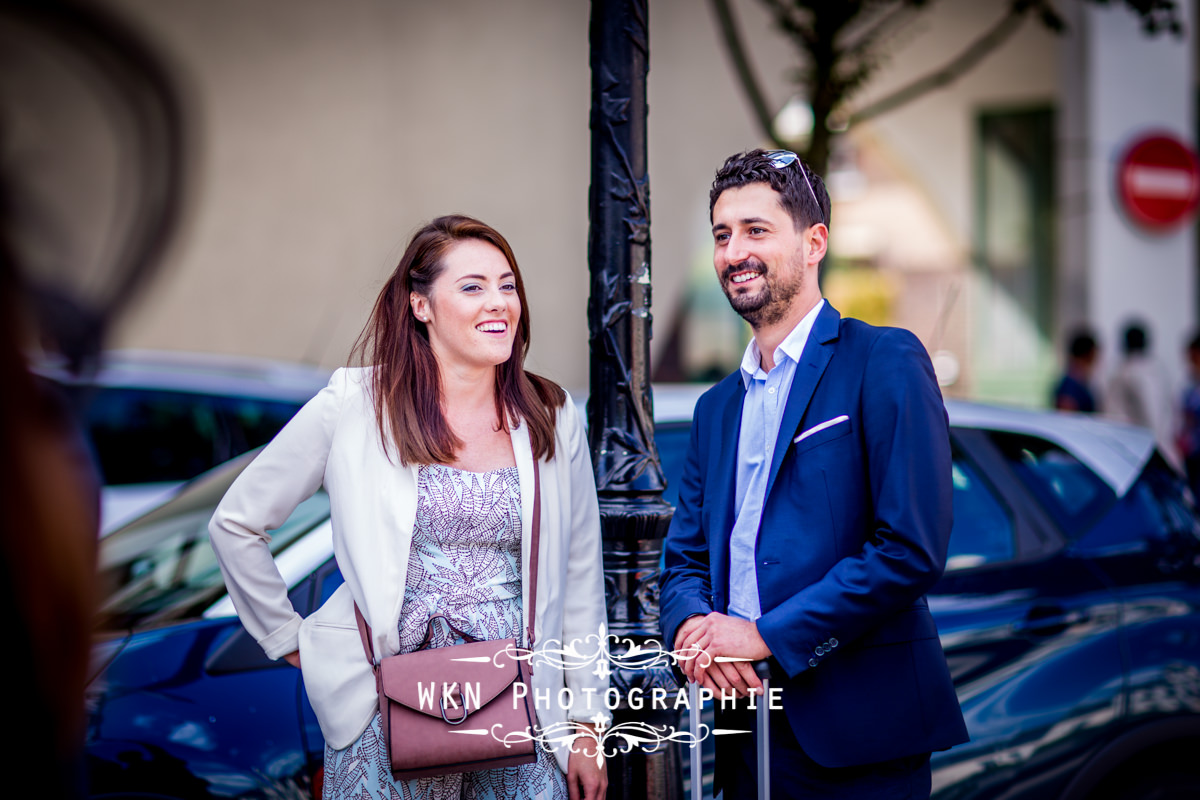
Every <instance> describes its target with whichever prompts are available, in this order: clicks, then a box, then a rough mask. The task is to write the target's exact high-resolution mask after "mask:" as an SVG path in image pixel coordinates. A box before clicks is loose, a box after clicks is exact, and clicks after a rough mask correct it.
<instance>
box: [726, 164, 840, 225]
mask: <svg viewBox="0 0 1200 800" xmlns="http://www.w3.org/2000/svg"><path fill="white" fill-rule="evenodd" d="M775 152H779V151H775ZM776 160H777V159H776ZM802 170H803V171H802ZM806 175H807V176H808V181H805V176H806ZM751 183H765V184H767V185H768V186H770V187H771V188H772V189H774V190H775V192H776V193H777V194H778V195H779V203H780V205H782V206H783V209H784V211H787V212H788V214H789V215H791V218H792V223H793V224H794V225H795V226H796V230H798V231H802V230H804V229H805V228H807V227H809V226H810V225H815V224H817V223H818V222H823V223H825V225H826V227H828V226H829V193H828V192H827V191H826V190H825V182H824V181H823V180H821V176H820V175H818V174H817V173H815V172H813V171H812V169H810V168H809V167H808V165H807V164H805V163H804V162H803V161H801V160H800V159H799V158H797V159H796V160H795V161H794V162H792V163H791V164H787V165H786V166H781V167H777V166H775V165H774V164H773V163H772V159H771V158H770V157H769V156H768V155H767V151H765V150H760V149H756V150H747V151H746V152H744V153H738V154H737V155H733V156H730V157H729V158H727V159H725V163H724V164H722V165H721V168H720V169H719V170H717V176H716V178H714V179H713V184H712V190H711V191H709V193H708V219H709V221H710V222H711V221H712V212H713V208H714V207H715V206H716V205H717V198H719V197H720V196H721V193H722V192H724V191H725V190H726V189H740V188H741V187H743V186H747V185H749V184H751ZM810 183H811V184H812V191H809V188H808V187H809V184H810Z"/></svg>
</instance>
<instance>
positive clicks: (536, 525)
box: [354, 461, 542, 672]
mask: <svg viewBox="0 0 1200 800" xmlns="http://www.w3.org/2000/svg"><path fill="white" fill-rule="evenodd" d="M532 527H533V541H532V542H531V543H530V545H531V547H530V558H529V626H528V627H527V628H526V629H525V641H526V642H528V647H529V650H530V651H531V652H532V650H533V616H534V612H536V611H537V580H538V545H539V543H540V540H541V528H542V471H541V470H540V469H539V468H538V464H537V461H534V462H533V526H532ZM438 617H441V618H442V619H444V620H446V624H447V625H450V620H448V619H446V617H445V615H443V614H434V615H433V616H432V617H430V618H429V627H428V628H427V629H426V631H425V640H424V641H423V642H421V646H420V647H418V648H417V649H418V650H420V649H423V648H424V647H425V645H427V644H429V639H430V637H431V636H432V634H433V621H434V620H435V619H437V618H438ZM354 620H355V622H357V623H358V635H359V636H360V637H362V643H363V650H364V651H365V652H366V654H367V663H369V664H370V665H371V669H372V670H373V671H375V672H378V671H379V666H378V665H377V664H376V663H375V648H374V646H372V644H371V626H370V625H368V624H367V621H366V620H365V619H364V618H363V614H362V611H360V610H359V608H358V603H357V602H356V603H355V604H354ZM450 629H451V630H452V631H454V632H455V633H457V634H459V635H460V636H462V637H464V638H467V639H471V640H472V641H474V637H471V636H469V635H467V634H465V633H463V632H462V631H460V630H459V629H458V628H455V627H454V626H453V625H450ZM532 666H533V664H532V662H531V663H530V668H531V670H532Z"/></svg>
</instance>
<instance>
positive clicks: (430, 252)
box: [351, 214, 567, 464]
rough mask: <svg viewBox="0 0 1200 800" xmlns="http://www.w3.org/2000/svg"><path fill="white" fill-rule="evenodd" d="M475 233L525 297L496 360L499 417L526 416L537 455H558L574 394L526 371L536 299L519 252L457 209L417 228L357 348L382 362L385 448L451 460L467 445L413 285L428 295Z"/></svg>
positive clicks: (363, 356) (407, 456)
mask: <svg viewBox="0 0 1200 800" xmlns="http://www.w3.org/2000/svg"><path fill="white" fill-rule="evenodd" d="M468 239H477V240H479V241H482V242H486V243H488V244H490V245H492V246H493V247H495V248H496V249H497V250H499V251H500V252H501V253H503V254H504V257H505V258H506V259H507V260H508V264H509V266H510V267H511V268H512V271H513V276H514V280H515V283H516V286H517V298H518V299H519V300H520V303H521V318H520V319H519V320H518V321H517V330H516V335H515V336H514V338H513V348H512V355H510V356H509V358H508V360H507V361H505V362H504V363H503V364H500V365H498V366H497V367H496V419H497V420H498V424H500V425H507V426H509V427H510V428H512V427H515V426H516V425H517V424H518V423H519V422H520V421H521V420H524V421H525V424H526V425H527V426H528V427H529V438H530V443H531V444H532V446H533V455H534V458H547V459H549V458H553V457H554V417H555V411H556V409H558V408H559V407H560V406H562V404H563V403H564V402H566V398H567V396H566V392H564V391H563V390H562V388H561V387H559V386H558V385H557V384H556V383H554V382H552V381H549V380H547V379H545V378H542V377H540V376H538V375H534V374H533V373H531V372H526V371H525V366H524V365H525V355H526V353H527V352H528V350H529V305H528V304H527V303H526V302H525V283H524V281H523V280H522V279H521V270H520V269H518V267H517V259H516V257H514V256H513V252H512V248H511V247H509V246H508V242H507V241H506V240H505V238H504V237H503V236H501V235H500V233H499V232H498V231H497V230H496V229H495V228H492V227H491V226H490V225H486V224H484V223H482V222H480V221H479V220H477V219H472V218H471V217H466V216H461V215H456V214H455V215H449V216H445V217H438V218H437V219H435V220H433V221H432V222H430V223H429V224H427V225H425V226H424V227H422V228H421V229H420V230H419V231H417V232H416V233H415V234H414V235H413V237H412V240H411V241H410V242H409V243H408V248H407V249H406V250H405V251H404V255H403V256H401V258H400V263H399V264H398V265H397V266H396V269H395V271H394V272H393V273H392V275H391V277H389V278H388V280H387V283H386V284H384V287H383V290H382V291H381V292H380V293H379V299H378V300H376V301H375V309H374V310H373V311H372V312H371V317H370V319H368V320H367V324H366V326H365V327H364V328H363V330H362V333H360V334H359V336H358V340H357V341H356V342H355V343H354V348H353V350H352V351H351V356H352V357H357V360H358V361H359V363H362V364H364V365H373V366H374V368H375V369H374V370H373V372H372V376H371V394H372V401H373V403H374V406H375V417H376V419H377V420H378V422H379V436H380V440H381V441H382V443H383V448H384V450H385V452H387V453H388V454H389V457H390V455H391V450H392V448H393V447H394V448H395V451H396V453H397V455H398V456H399V457H400V462H401V463H402V464H449V463H452V462H453V461H454V459H455V454H456V453H457V452H458V449H459V448H460V447H461V446H462V441H461V440H459V438H458V437H457V436H455V435H454V432H453V431H452V430H450V425H449V423H447V422H446V417H445V414H443V413H442V382H441V376H440V373H439V372H438V365H437V358H436V357H435V356H434V354H433V350H432V348H431V347H430V346H429V333H428V331H427V330H426V328H425V323H423V322H420V321H419V320H417V318H416V317H415V316H414V315H413V312H412V304H411V303H410V302H409V298H410V295H411V293H412V292H416V293H417V294H419V295H422V296H423V297H429V293H430V290H431V289H432V287H433V282H434V281H435V280H437V278H438V276H439V275H441V273H442V270H443V269H444V268H445V257H446V254H447V253H448V252H449V251H450V249H451V248H452V247H454V245H456V244H457V243H459V242H461V241H464V240H468Z"/></svg>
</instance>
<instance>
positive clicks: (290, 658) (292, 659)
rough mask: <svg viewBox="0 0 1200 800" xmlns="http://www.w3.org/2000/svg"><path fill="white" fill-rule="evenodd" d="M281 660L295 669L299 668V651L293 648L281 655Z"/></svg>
mask: <svg viewBox="0 0 1200 800" xmlns="http://www.w3.org/2000/svg"><path fill="white" fill-rule="evenodd" d="M283 660H284V661H286V662H288V663H289V664H291V665H292V666H293V667H295V668H296V669H300V651H299V650H293V651H292V652H290V653H288V654H287V655H286V656H284V657H283Z"/></svg>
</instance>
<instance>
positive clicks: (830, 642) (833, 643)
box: [829, 636, 837, 647]
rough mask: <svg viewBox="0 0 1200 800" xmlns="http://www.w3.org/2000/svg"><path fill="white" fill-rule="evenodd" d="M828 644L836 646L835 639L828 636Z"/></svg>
mask: <svg viewBox="0 0 1200 800" xmlns="http://www.w3.org/2000/svg"><path fill="white" fill-rule="evenodd" d="M829 646H830V647H837V639H834V638H833V637H832V636H830V637H829Z"/></svg>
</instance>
